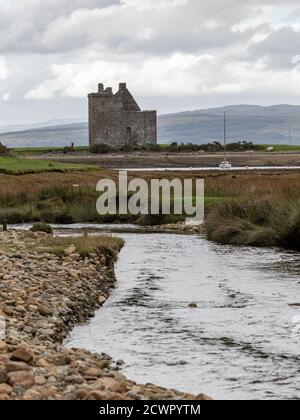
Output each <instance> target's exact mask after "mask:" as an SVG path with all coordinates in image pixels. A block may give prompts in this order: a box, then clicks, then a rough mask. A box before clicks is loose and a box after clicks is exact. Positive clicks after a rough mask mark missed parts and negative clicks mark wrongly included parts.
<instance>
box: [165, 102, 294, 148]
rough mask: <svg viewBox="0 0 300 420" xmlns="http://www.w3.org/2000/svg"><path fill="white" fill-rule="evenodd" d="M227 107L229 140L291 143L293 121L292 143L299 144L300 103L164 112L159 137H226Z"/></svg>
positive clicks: (204, 139)
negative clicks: (295, 104) (224, 123)
mask: <svg viewBox="0 0 300 420" xmlns="http://www.w3.org/2000/svg"><path fill="white" fill-rule="evenodd" d="M224 111H226V113H227V135H228V140H229V141H232V142H233V141H236V140H247V141H253V142H255V143H262V144H266V143H267V144H269V143H271V144H273V143H274V144H276V143H277V144H288V141H289V126H290V125H291V128H292V129H291V133H292V139H293V143H294V144H300V106H291V105H275V106H270V107H262V106H252V105H236V106H227V107H224V108H214V109H205V110H199V111H191V112H181V113H179V114H170V115H162V116H161V117H160V118H159V138H160V140H161V142H163V143H165V142H166V143H169V142H172V141H178V142H181V141H183V142H185V143H186V142H191V143H208V142H211V141H214V140H220V139H223V136H224V135H223V131H224V130H223V127H224V125H223V113H224Z"/></svg>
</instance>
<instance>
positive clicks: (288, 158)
mask: <svg viewBox="0 0 300 420" xmlns="http://www.w3.org/2000/svg"><path fill="white" fill-rule="evenodd" d="M228 158H229V159H230V161H231V163H232V164H233V165H234V166H284V165H289V166H298V165H300V153H297V152H294V153H277V152H274V153H266V152H244V153H241V152H233V153H230V155H229V157H228ZM28 159H49V155H36V156H30V157H29V158H28ZM222 159H223V154H222V153H214V154H209V153H174V154H172V153H141V152H135V153H127V154H126V153H114V154H107V155H95V154H89V153H82V154H78V155H77V154H75V155H66V156H65V155H62V154H53V155H51V161H55V162H66V163H81V164H87V165H97V166H99V167H101V168H160V167H162V168H168V167H178V168H180V167H216V168H218V166H219V164H220V162H221V161H222Z"/></svg>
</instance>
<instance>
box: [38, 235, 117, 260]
mask: <svg viewBox="0 0 300 420" xmlns="http://www.w3.org/2000/svg"><path fill="white" fill-rule="evenodd" d="M123 246H124V240H123V239H121V238H117V237H112V236H110V235H100V236H88V235H84V236H79V237H67V238H62V237H50V236H47V237H46V238H43V239H39V240H38V241H37V242H36V243H35V245H34V247H35V250H37V251H41V252H45V251H46V252H48V253H50V254H54V255H57V256H60V257H64V256H68V255H69V254H70V253H76V254H79V255H80V256H81V257H83V258H85V257H88V256H90V255H92V254H99V255H100V254H103V253H105V254H107V255H110V257H111V259H114V258H115V256H116V255H117V254H118V252H119V251H120V250H121V249H122V247H123Z"/></svg>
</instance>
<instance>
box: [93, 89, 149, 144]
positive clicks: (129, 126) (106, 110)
mask: <svg viewBox="0 0 300 420" xmlns="http://www.w3.org/2000/svg"><path fill="white" fill-rule="evenodd" d="M88 99H89V141H90V146H94V145H96V144H101V143H103V144H109V145H110V146H122V145H124V144H128V145H145V144H156V143H157V113H156V111H141V109H140V107H139V106H138V104H137V103H136V101H135V99H134V98H133V96H132V95H131V93H130V92H129V90H128V89H127V86H126V83H120V85H119V90H118V92H117V93H115V94H114V93H113V91H112V88H110V87H108V88H106V89H104V85H103V84H102V83H100V84H99V86H98V93H91V94H89V95H88Z"/></svg>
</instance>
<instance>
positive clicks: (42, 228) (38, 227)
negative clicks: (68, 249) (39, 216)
mask: <svg viewBox="0 0 300 420" xmlns="http://www.w3.org/2000/svg"><path fill="white" fill-rule="evenodd" d="M31 231H32V232H44V233H48V234H49V235H52V234H53V229H52V227H51V226H50V225H48V224H47V223H42V222H38V223H34V225H33V226H32V228H31Z"/></svg>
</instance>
